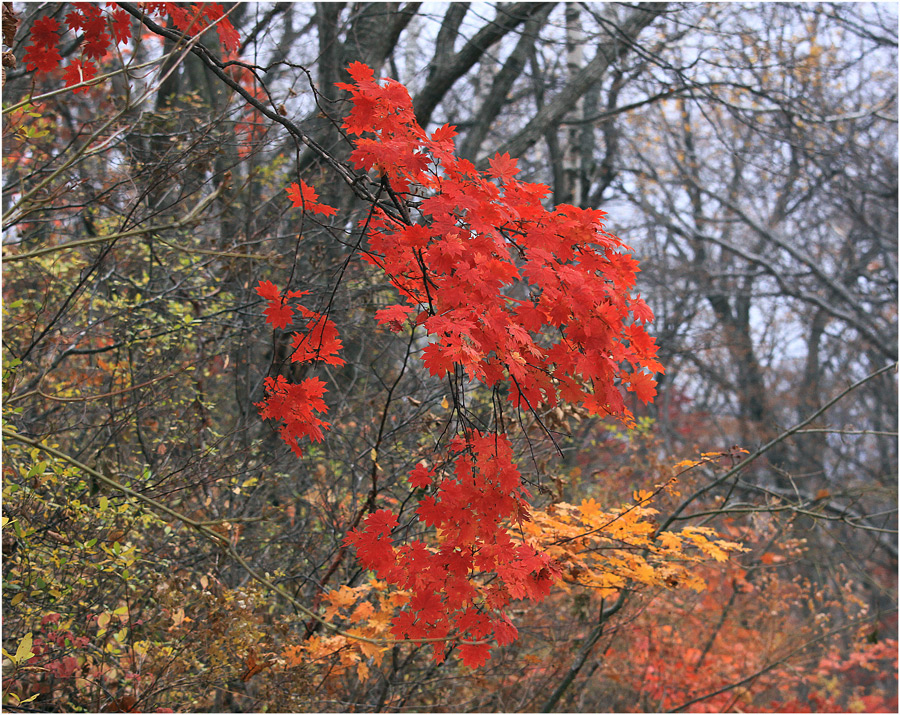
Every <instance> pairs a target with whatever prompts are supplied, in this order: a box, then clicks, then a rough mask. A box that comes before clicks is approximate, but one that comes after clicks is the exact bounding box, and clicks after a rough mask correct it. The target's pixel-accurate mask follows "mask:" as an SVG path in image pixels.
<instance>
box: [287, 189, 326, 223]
mask: <svg viewBox="0 0 900 715" xmlns="http://www.w3.org/2000/svg"><path fill="white" fill-rule="evenodd" d="M286 190H287V194H288V197H290V199H291V203H292V204H293V206H294V208H299V209H303V210H304V211H312V212H313V213H319V214H322V215H324V216H334V215H335V214H336V213H337V209H336V208H333V207H331V206H326V205H325V204H320V203H319V195H318V194H317V193H316V190H315V189H314V188H313V187H311V186H310V185H309V184H307V183H306V182H305V181H301V182H300V184H299V185H298V184H296V183H294V184H291V185H290V186H289V187H288V188H287V189H286Z"/></svg>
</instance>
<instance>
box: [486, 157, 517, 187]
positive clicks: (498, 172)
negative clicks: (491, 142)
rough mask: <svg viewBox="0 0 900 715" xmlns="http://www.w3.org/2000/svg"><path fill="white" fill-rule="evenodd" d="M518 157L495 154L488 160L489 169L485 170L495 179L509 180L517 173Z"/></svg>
mask: <svg viewBox="0 0 900 715" xmlns="http://www.w3.org/2000/svg"><path fill="white" fill-rule="evenodd" d="M518 161H519V160H518V159H512V158H510V156H509V154H508V153H506V154H496V155H495V156H494V158H493V159H491V160H490V165H491V168H490V171H488V172H487V175H488V176H492V177H494V178H495V179H500V180H501V181H509V180H510V179H512V178H513V177H514V176H515V175H516V174H518V173H519V168H518V167H517V166H516V164H517V163H518Z"/></svg>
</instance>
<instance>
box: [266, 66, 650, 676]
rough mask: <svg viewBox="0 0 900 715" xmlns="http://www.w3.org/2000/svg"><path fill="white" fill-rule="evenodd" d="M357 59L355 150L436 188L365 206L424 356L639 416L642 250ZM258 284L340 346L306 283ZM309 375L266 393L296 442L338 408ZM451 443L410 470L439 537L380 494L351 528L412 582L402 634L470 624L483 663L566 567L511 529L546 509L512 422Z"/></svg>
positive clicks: (313, 331) (524, 389)
mask: <svg viewBox="0 0 900 715" xmlns="http://www.w3.org/2000/svg"><path fill="white" fill-rule="evenodd" d="M348 72H349V74H350V76H351V77H352V78H353V80H354V83H353V84H347V83H339V84H338V87H340V88H342V89H345V90H347V91H348V92H349V93H350V96H351V98H352V109H351V111H350V113H349V115H348V116H347V118H346V120H345V122H344V125H343V128H344V129H345V130H346V131H347V132H348V134H350V135H353V136H356V137H357V138H356V140H355V149H354V151H353V152H352V154H351V161H352V162H353V164H354V166H355V167H356V168H357V169H363V170H366V171H370V170H373V171H376V172H377V173H378V174H379V175H380V179H381V182H382V187H383V188H387V189H389V190H390V191H391V192H400V193H405V194H413V193H414V194H415V195H416V196H425V198H424V199H423V200H421V202H420V203H419V204H418V206H417V208H418V212H419V216H418V221H417V222H413V221H412V220H407V221H400V220H398V219H397V218H396V217H394V216H391V215H389V214H388V213H387V212H385V211H383V210H382V209H380V208H379V207H378V206H374V207H373V210H372V211H373V213H372V215H371V216H369V217H368V218H367V219H366V221H365V222H364V224H363V225H364V226H367V227H368V231H369V233H368V247H367V249H366V250H365V252H364V255H363V258H364V259H365V260H366V261H368V262H369V263H370V264H372V265H373V266H376V267H378V268H380V269H381V270H382V271H383V272H384V274H385V276H386V278H387V280H388V281H389V282H390V284H391V285H392V286H393V287H394V288H395V289H396V290H397V292H398V294H399V297H400V300H401V302H398V303H397V304H395V305H391V306H389V307H387V308H384V309H381V310H379V311H378V312H377V313H376V316H375V317H376V320H377V321H378V323H379V324H382V325H386V326H388V327H389V328H390V329H391V330H393V331H399V330H402V329H403V326H404V324H406V323H407V322H408V321H409V320H410V319H412V321H413V324H414V325H415V326H417V327H421V328H422V329H424V330H425V332H426V333H427V335H429V336H431V337H432V342H431V343H430V344H428V345H427V346H426V347H425V348H424V349H423V350H422V360H423V362H424V365H425V367H426V368H427V369H428V370H429V372H431V374H432V375H434V376H436V377H443V376H444V375H446V374H447V373H454V374H455V373H456V372H457V371H458V370H459V371H464V372H465V374H466V375H467V376H468V377H469V379H471V380H475V381H478V382H480V383H482V384H483V385H485V386H487V387H489V388H496V387H504V388H505V389H506V390H507V393H508V395H509V400H510V401H511V402H512V403H513V405H514V406H515V407H517V408H524V409H526V410H532V411H533V410H537V409H538V408H541V407H543V406H553V405H556V404H557V403H558V402H560V401H568V402H573V403H578V404H581V405H582V406H583V407H584V408H586V409H587V410H588V411H589V412H591V413H592V414H597V415H614V416H616V417H619V418H620V419H622V420H624V421H625V422H630V421H632V415H631V412H630V411H629V410H628V409H627V407H626V406H625V402H624V399H623V395H622V393H621V391H620V387H625V389H627V390H629V391H632V392H634V393H635V394H636V395H637V397H638V398H639V399H640V400H642V401H643V402H647V401H649V400H651V399H652V398H653V396H654V394H655V381H654V379H653V373H655V372H661V371H662V366H661V365H660V364H659V362H658V361H657V360H656V346H655V344H654V340H653V338H651V337H650V336H649V335H647V333H646V331H645V328H644V326H645V325H646V324H647V323H648V322H649V321H650V320H652V317H653V315H652V313H651V312H650V310H649V308H648V307H647V305H646V304H645V303H644V301H643V300H641V299H640V297H639V296H637V297H633V296H632V295H631V293H630V291H631V289H632V288H633V287H634V283H635V274H636V273H637V270H638V268H637V261H636V260H635V259H634V258H633V257H632V256H631V254H630V249H629V248H628V247H627V246H626V245H625V244H623V243H622V242H621V241H620V240H619V239H618V238H616V237H615V236H614V235H612V234H611V233H609V232H607V231H606V230H605V228H604V226H603V224H602V219H603V218H604V215H605V214H604V213H603V212H602V211H598V210H589V209H581V208H578V207H575V206H569V205H561V206H558V207H556V208H555V209H554V210H548V209H546V208H545V207H544V206H543V204H542V203H541V202H542V199H544V197H546V195H547V194H548V193H549V189H548V188H547V187H546V186H543V185H540V184H531V183H527V182H523V181H519V180H518V179H516V178H515V176H516V174H517V173H518V171H519V169H518V167H517V161H516V160H515V159H513V158H511V157H510V156H509V155H508V154H503V155H497V156H495V157H494V158H493V159H491V160H490V162H489V165H490V169H489V170H488V171H487V172H486V173H484V174H482V173H481V172H479V171H478V170H477V169H476V167H475V166H474V165H473V164H472V163H471V162H469V161H466V160H465V159H460V158H458V157H456V156H455V155H454V142H453V137H454V135H455V133H456V132H455V129H454V128H453V127H450V126H443V127H440V128H439V129H437V130H436V131H434V132H432V133H431V134H430V135H429V134H428V133H427V132H426V131H425V130H424V129H422V127H420V126H419V124H418V122H417V121H416V119H415V116H414V114H413V109H412V102H411V100H410V97H409V94H408V92H407V90H406V88H405V87H404V86H403V85H401V84H400V83H398V82H395V81H392V80H385V81H384V82H381V83H379V82H377V81H376V80H375V79H374V75H373V72H372V70H371V69H370V68H369V67H367V66H365V65H363V64H361V63H359V62H355V63H353V64H351V65H350V66H349V67H348ZM288 195H289V196H290V198H291V200H292V203H293V205H294V206H295V207H298V208H302V209H303V210H304V211H307V212H314V213H319V214H322V215H325V216H329V215H332V214H333V213H334V212H335V211H334V209H332V208H330V207H327V206H323V205H322V204H320V203H319V201H318V196H317V194H316V192H315V190H314V189H313V188H312V187H310V186H308V185H307V184H305V183H302V182H301V184H299V185H298V184H292V185H291V187H290V188H289V189H288ZM414 206H415V205H414ZM257 291H258V293H259V294H260V295H261V296H262V297H263V298H265V299H266V300H267V302H268V308H267V309H266V316H267V320H268V321H269V322H270V323H272V324H273V325H275V326H276V327H279V328H283V327H285V326H286V325H287V324H288V323H290V322H291V320H292V319H293V311H294V310H297V311H298V312H300V313H301V315H302V316H303V317H304V318H306V319H307V320H308V322H307V325H306V328H305V330H304V331H303V332H300V333H297V334H296V336H295V342H294V347H295V352H294V356H293V359H294V360H303V361H313V360H322V361H323V362H332V364H338V362H337V361H339V360H340V358H338V357H337V349H338V348H339V346H340V340H339V338H338V335H337V330H336V328H335V326H334V324H333V323H332V322H331V321H330V320H328V319H327V318H326V317H325V316H322V315H319V314H317V313H314V312H312V311H309V310H307V309H306V308H303V307H298V308H296V309H293V308H292V307H290V306H288V305H287V304H286V301H287V300H288V299H290V298H292V297H297V295H298V294H296V293H288V294H287V296H285V297H284V298H282V296H281V295H280V294H279V292H278V290H277V288H275V286H274V285H272V284H271V283H269V282H267V281H266V282H264V283H261V284H260V287H259V288H258V289H257ZM341 362H342V361H341ZM623 363H627V364H629V365H630V367H631V369H630V370H624V369H622V367H621V366H622V364H623ZM311 379H315V378H311ZM303 385H304V386H306V387H305V388H304V389H296V390H293V391H291V390H292V389H293V388H292V387H291V386H288V385H287V384H286V382H284V378H281V377H279V379H278V380H272V379H271V378H270V379H269V380H267V383H266V389H267V391H268V393H269V396H268V399H267V400H266V401H265V402H263V403H260V408H261V411H262V415H263V416H264V417H267V418H273V419H281V420H283V421H284V426H283V427H282V436H283V437H284V438H285V440H286V441H288V443H289V444H290V445H291V448H292V449H294V451H295V452H299V448H298V447H297V439H299V438H301V437H304V436H308V437H310V438H311V439H315V440H317V439H321V429H320V428H321V427H322V424H321V422H320V421H319V420H318V417H317V413H323V412H325V409H326V408H325V405H324V402H322V401H321V397H322V394H323V393H324V389H323V388H322V383H320V382H318V381H316V382H315V390H313V389H312V388H313V385H312V383H311V382H310V380H306V381H305V382H304V383H303ZM298 387H301V386H298ZM439 457H440V461H439V463H440V464H442V465H444V466H443V468H442V469H440V470H435V469H429V468H427V467H426V466H425V465H423V464H420V465H418V466H417V467H415V468H414V469H413V470H412V472H411V473H410V475H409V482H410V484H411V485H412V486H413V487H416V488H420V489H424V490H426V492H427V493H426V495H425V496H424V497H423V498H422V499H421V500H420V502H419V505H418V508H417V510H416V516H417V518H418V520H419V522H420V523H421V524H422V525H424V526H427V527H431V529H433V534H434V535H433V537H430V538H428V539H421V538H417V539H413V540H410V541H408V542H406V543H395V540H394V534H395V532H396V531H398V529H399V528H400V523H399V518H398V515H397V514H395V513H394V512H392V511H391V510H389V509H379V510H377V511H374V512H373V513H371V514H369V515H368V516H366V517H365V518H364V519H363V520H362V522H361V524H360V526H359V527H358V528H356V529H354V530H353V531H351V532H350V533H349V534H347V536H346V539H345V543H346V544H347V545H350V546H353V547H354V548H355V549H356V553H357V556H358V558H359V560H360V562H361V563H362V564H363V566H365V567H366V568H367V569H369V570H371V571H373V572H374V573H375V574H376V575H377V576H378V578H380V579H384V580H385V581H387V582H389V583H391V584H393V585H394V586H395V587H397V588H398V589H402V590H405V591H407V592H409V593H410V594H411V596H410V598H409V602H408V605H407V606H406V608H405V609H404V610H403V611H401V612H400V613H399V614H398V615H397V616H396V617H395V618H394V621H393V624H392V632H393V634H394V636H395V637H396V638H400V639H403V638H409V639H413V640H420V639H427V640H428V641H429V642H431V645H432V648H433V652H434V657H435V660H437V661H442V660H443V659H444V658H445V657H446V655H447V653H448V652H449V649H448V641H451V640H452V641H454V642H456V643H458V644H459V653H460V657H461V659H462V662H463V663H464V664H466V665H468V666H471V667H478V666H480V665H482V664H484V663H485V662H486V661H487V660H488V658H489V657H490V648H491V645H492V644H493V643H498V644H506V643H510V642H512V641H513V640H515V638H516V636H517V631H516V628H515V626H513V625H512V623H511V622H510V621H509V619H508V617H507V616H506V614H505V609H506V607H507V606H508V605H509V604H510V603H511V602H512V601H514V600H517V599H532V600H540V599H542V598H544V597H545V596H546V595H547V594H548V593H549V589H550V585H551V583H552V582H553V581H554V580H555V579H557V578H558V577H559V575H560V571H559V568H558V567H557V565H556V564H555V563H554V562H553V560H552V559H551V558H550V557H549V556H548V555H546V554H544V553H542V552H541V551H539V550H538V549H536V548H535V547H534V546H532V545H530V544H528V543H522V542H521V540H519V541H514V540H513V539H512V538H511V535H510V533H509V531H508V526H509V525H510V524H513V523H516V522H518V523H521V522H522V521H524V520H528V518H529V517H528V502H527V499H528V497H529V496H530V495H529V494H528V492H527V490H526V489H525V488H524V486H523V484H522V478H521V475H520V473H519V469H518V467H517V466H516V464H515V461H514V458H513V449H512V445H511V442H510V440H509V438H508V436H507V435H506V434H504V433H502V432H499V431H496V432H491V433H481V432H478V431H475V430H465V431H464V434H461V435H459V436H456V437H454V438H453V439H452V440H451V442H450V444H449V449H448V450H447V452H446V453H445V454H442V455H439Z"/></svg>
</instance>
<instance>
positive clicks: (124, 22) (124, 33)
mask: <svg viewBox="0 0 900 715" xmlns="http://www.w3.org/2000/svg"><path fill="white" fill-rule="evenodd" d="M112 31H113V37H115V38H116V44H117V45H118V44H119V43H121V42H128V40H130V39H131V15H129V14H128V13H127V12H125V11H124V10H122V9H121V8H116V9H115V10H113V13H112Z"/></svg>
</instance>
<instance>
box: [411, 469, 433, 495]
mask: <svg viewBox="0 0 900 715" xmlns="http://www.w3.org/2000/svg"><path fill="white" fill-rule="evenodd" d="M433 476H434V472H432V471H431V470H430V469H429V468H428V467H426V466H425V465H424V464H421V463H420V464H417V465H416V468H415V469H413V470H412V471H411V472H410V473H409V483H410V484H412V485H413V486H414V487H420V488H422V489H424V488H425V487H427V486H430V485H431V478H432V477H433Z"/></svg>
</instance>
